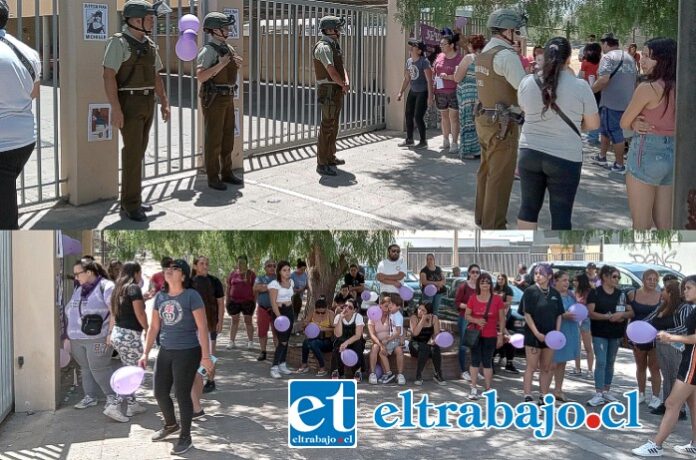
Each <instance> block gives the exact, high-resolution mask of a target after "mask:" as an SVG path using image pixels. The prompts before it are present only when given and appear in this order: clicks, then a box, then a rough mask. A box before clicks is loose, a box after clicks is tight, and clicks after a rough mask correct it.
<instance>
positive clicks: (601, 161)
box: [590, 155, 607, 166]
mask: <svg viewBox="0 0 696 460" xmlns="http://www.w3.org/2000/svg"><path fill="white" fill-rule="evenodd" d="M590 161H591V162H592V164H595V165H599V166H606V165H607V157H605V156H604V157H603V156H600V155H593V156H591V157H590Z"/></svg>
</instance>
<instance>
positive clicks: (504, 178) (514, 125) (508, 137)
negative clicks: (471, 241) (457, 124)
mask: <svg viewBox="0 0 696 460" xmlns="http://www.w3.org/2000/svg"><path fill="white" fill-rule="evenodd" d="M523 26H524V21H523V19H522V17H521V16H520V14H519V13H517V12H516V11H515V10H512V9H499V10H496V11H494V12H493V13H491V15H490V16H489V18H488V24H487V27H488V28H489V29H490V31H491V34H492V38H491V40H490V41H489V42H488V44H486V46H485V47H484V49H483V51H482V53H481V54H480V55H479V56H478V57H477V58H476V82H477V85H478V96H479V104H478V106H477V109H476V111H475V113H476V131H477V132H478V137H479V142H480V143H481V165H480V166H479V170H478V175H477V184H476V210H475V220H476V225H478V226H480V227H481V228H483V229H486V230H492V229H505V224H506V215H507V210H508V204H509V202H510V192H511V191H512V183H513V181H514V178H515V165H516V163H517V141H518V139H519V124H518V122H519V121H520V120H521V111H520V110H519V106H518V105H517V87H518V86H519V84H520V82H521V81H522V78H524V76H525V75H526V73H525V71H524V69H523V68H522V63H521V62H520V58H519V56H518V55H517V53H515V51H514V50H513V48H512V46H513V43H514V42H515V40H517V39H518V38H517V36H518V35H519V34H520V32H519V29H520V28H521V27H523Z"/></svg>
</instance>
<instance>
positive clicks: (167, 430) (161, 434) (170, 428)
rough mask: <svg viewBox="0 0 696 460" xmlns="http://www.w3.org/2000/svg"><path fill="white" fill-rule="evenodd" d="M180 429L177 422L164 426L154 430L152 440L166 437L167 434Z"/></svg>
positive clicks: (169, 434)
mask: <svg viewBox="0 0 696 460" xmlns="http://www.w3.org/2000/svg"><path fill="white" fill-rule="evenodd" d="M180 429H181V427H180V426H179V424H178V423H177V424H175V425H172V426H164V427H162V428H161V429H160V430H159V431H158V432H156V433H155V434H153V435H152V440H153V441H161V440H163V439H165V438H167V437H168V436H171V435H173V434H174V433H176V432H177V431H179V430H180Z"/></svg>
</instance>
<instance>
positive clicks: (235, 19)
mask: <svg viewBox="0 0 696 460" xmlns="http://www.w3.org/2000/svg"><path fill="white" fill-rule="evenodd" d="M222 12H223V13H224V14H226V15H227V16H229V17H230V22H231V24H230V28H229V35H228V36H227V37H228V38H231V39H238V38H239V27H240V24H239V10H238V9H237V8H225V9H224V10H222Z"/></svg>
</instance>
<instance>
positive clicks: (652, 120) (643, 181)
mask: <svg viewBox="0 0 696 460" xmlns="http://www.w3.org/2000/svg"><path fill="white" fill-rule="evenodd" d="M640 65H641V67H642V68H643V72H644V73H645V74H646V76H647V81H645V82H644V83H641V84H640V85H638V87H637V88H636V91H635V93H633V98H632V99H631V102H630V104H628V107H627V108H626V111H625V112H624V114H623V116H622V117H621V127H622V128H623V129H631V130H633V131H635V133H636V134H637V135H636V136H633V140H632V141H631V147H630V148H629V150H628V167H627V173H628V174H627V175H626V190H627V192H628V206H629V208H630V209H631V218H632V219H633V228H635V229H639V230H649V229H650V228H652V227H653V226H654V227H657V228H658V229H667V228H671V227H672V188H673V185H672V183H673V182H674V128H675V120H676V103H675V101H676V97H677V96H676V87H677V84H676V81H677V42H676V41H674V40H672V39H671V38H653V39H652V40H648V41H647V42H646V43H645V47H644V48H643V58H642V59H641V61H640Z"/></svg>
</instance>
